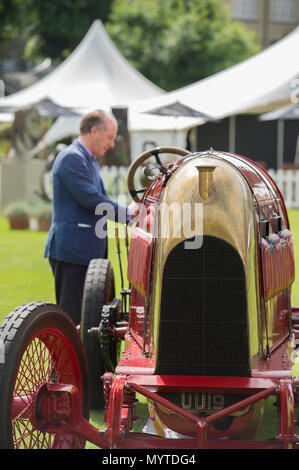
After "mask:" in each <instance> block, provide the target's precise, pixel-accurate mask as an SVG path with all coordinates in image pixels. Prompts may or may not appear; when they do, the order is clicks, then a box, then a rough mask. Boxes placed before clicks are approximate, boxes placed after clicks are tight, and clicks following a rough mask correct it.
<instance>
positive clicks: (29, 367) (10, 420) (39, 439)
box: [0, 302, 89, 449]
mask: <svg viewBox="0 0 299 470" xmlns="http://www.w3.org/2000/svg"><path fill="white" fill-rule="evenodd" d="M56 382H59V383H64V384H72V385H76V386H77V387H78V390H79V394H80V399H81V401H82V414H83V416H84V417H85V418H86V419H87V420H88V419H89V378H88V366H87V360H86V355H85V352H84V348H83V345H82V342H81V339H80V336H79V334H78V331H77V330H76V328H75V326H74V324H73V322H72V321H71V320H70V318H69V316H68V315H67V314H66V313H65V312H63V311H62V310H61V309H60V308H59V307H57V306H56V305H52V304H45V303H42V302H34V303H30V304H25V305H22V306H20V307H18V308H16V309H15V310H13V311H12V312H11V313H10V314H9V315H8V316H7V317H6V319H5V320H4V321H3V322H2V324H1V325H0V403H1V413H0V448H1V449H13V448H71V449H73V448H83V447H84V445H85V442H84V441H80V440H79V439H78V438H77V437H75V436H74V435H73V436H71V435H70V434H67V435H63V434H47V433H42V432H41V431H39V430H37V429H36V427H35V425H34V419H33V413H34V410H35V408H36V407H35V402H34V399H35V397H36V396H37V393H36V392H37V390H38V389H39V388H40V387H41V386H42V385H44V384H45V383H56ZM24 397H25V398H24ZM28 397H29V398H28ZM24 399H26V401H27V402H28V400H29V402H30V407H32V410H33V411H32V412H30V413H31V414H29V416H28V409H26V410H25V411H23V410H22V411H21V413H19V412H18V408H17V414H16V411H15V410H14V406H15V403H17V402H18V403H20V400H22V401H24ZM30 409H31V408H30ZM24 413H25V414H24ZM22 433H23V434H22ZM28 436H29V437H28Z"/></svg>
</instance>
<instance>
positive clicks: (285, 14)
mask: <svg viewBox="0 0 299 470" xmlns="http://www.w3.org/2000/svg"><path fill="white" fill-rule="evenodd" d="M270 20H271V21H273V22H274V23H296V0H272V1H271V10H270Z"/></svg>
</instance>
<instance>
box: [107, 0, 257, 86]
mask: <svg viewBox="0 0 299 470" xmlns="http://www.w3.org/2000/svg"><path fill="white" fill-rule="evenodd" d="M223 3H224V2H221V1H220V0H163V2H162V1H160V0H114V3H113V6H112V10H111V15H110V19H109V22H108V24H106V27H107V30H108V32H109V34H110V36H111V38H112V39H113V41H114V42H115V43H116V45H117V46H118V48H119V49H120V51H121V52H122V53H123V54H124V56H125V57H126V58H127V59H128V60H130V61H131V62H132V64H133V65H134V66H135V67H136V68H137V69H138V70H139V71H140V72H141V73H143V74H144V75H145V76H146V77H148V78H149V79H150V80H152V81H153V82H154V83H156V84H158V85H159V86H161V87H162V88H164V89H165V90H172V89H176V88H179V87H182V86H184V85H187V84H189V83H194V82H195V81H197V80H200V79H202V78H205V77H207V76H209V75H211V74H213V73H216V72H218V71H220V70H223V69H225V68H227V67H229V66H231V65H233V64H235V63H237V62H239V61H241V60H244V59H246V58H247V57H249V56H251V55H253V54H254V53H256V52H258V51H259V46H258V43H257V41H256V39H255V36H254V34H253V33H252V32H250V31H248V30H247V29H245V27H243V26H242V25H241V24H240V23H237V22H232V21H231V19H230V13H229V10H228V9H227V7H225V6H224V5H223Z"/></svg>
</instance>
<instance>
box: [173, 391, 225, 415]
mask: <svg viewBox="0 0 299 470" xmlns="http://www.w3.org/2000/svg"><path fill="white" fill-rule="evenodd" d="M225 406H227V405H226V404H225V399H224V395H221V394H219V393H217V394H216V393H215V394H214V393H191V392H182V393H181V407H182V408H183V409H184V410H188V411H217V410H222V409H223V408H224V407H225Z"/></svg>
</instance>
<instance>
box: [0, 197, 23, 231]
mask: <svg viewBox="0 0 299 470" xmlns="http://www.w3.org/2000/svg"><path fill="white" fill-rule="evenodd" d="M3 215H4V216H5V217H7V218H8V220H9V223H10V228H11V229H14V230H22V229H26V228H28V227H29V210H28V205H27V204H26V202H25V201H20V200H17V201H14V202H11V203H10V204H8V205H7V206H6V207H5V208H4V210H3Z"/></svg>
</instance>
